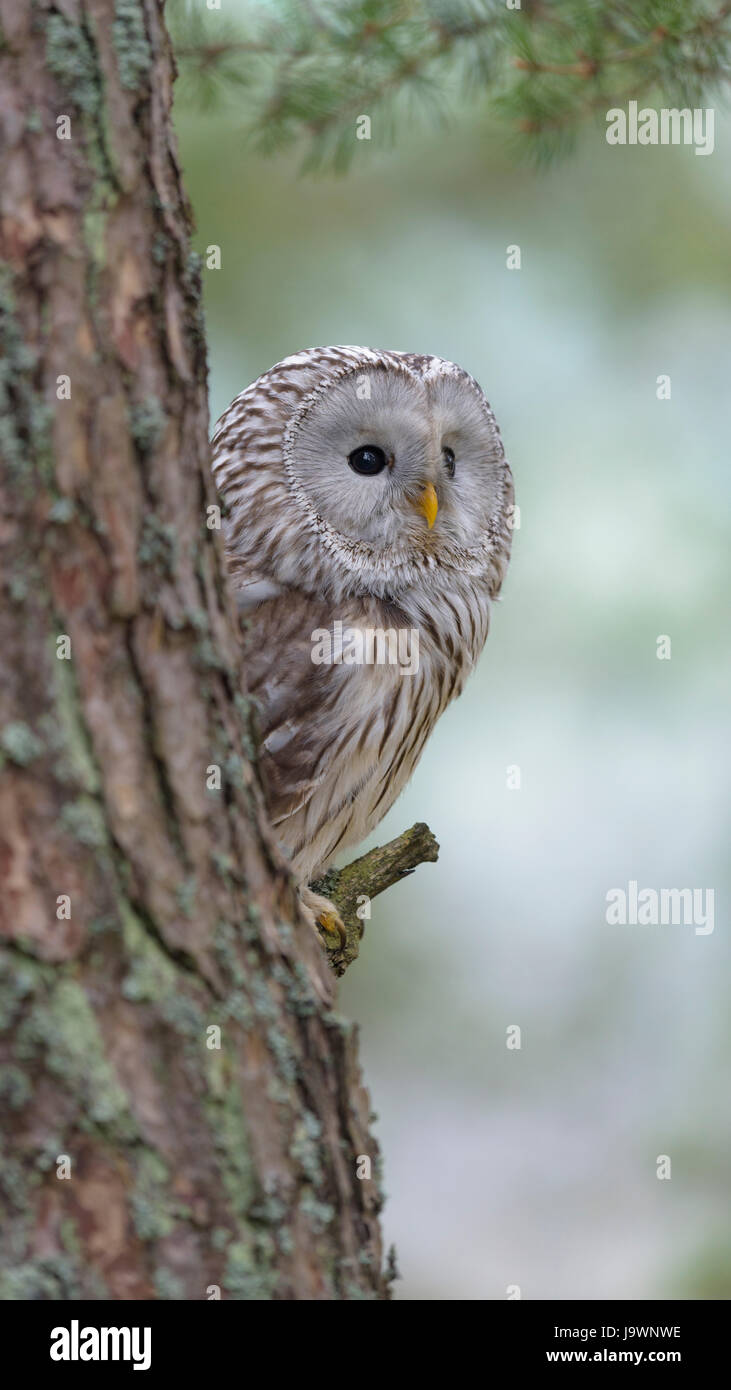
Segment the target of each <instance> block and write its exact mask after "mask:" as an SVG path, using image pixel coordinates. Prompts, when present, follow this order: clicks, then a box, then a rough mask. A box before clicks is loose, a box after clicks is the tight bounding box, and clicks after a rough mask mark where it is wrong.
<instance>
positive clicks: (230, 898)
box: [0, 0, 387, 1299]
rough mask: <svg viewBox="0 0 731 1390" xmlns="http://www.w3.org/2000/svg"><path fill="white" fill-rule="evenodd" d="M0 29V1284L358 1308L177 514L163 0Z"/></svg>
mask: <svg viewBox="0 0 731 1390" xmlns="http://www.w3.org/2000/svg"><path fill="white" fill-rule="evenodd" d="M0 23H1V24H2V41H1V42H0V121H1V123H2V129H1V132H0V149H1V150H2V155H1V157H0V256H1V258H2V267H1V269H0V275H1V279H0V300H1V303H0V324H1V341H0V454H1V469H0V487H1V488H2V498H1V499H0V544H1V545H2V587H3V599H2V611H1V616H0V652H1V654H2V669H1V671H0V758H1V760H2V766H1V774H0V865H1V874H2V891H1V892H0V934H1V940H2V946H1V947H0V1030H1V1035H0V1060H1V1061H2V1072H1V1074H0V1075H1V1079H0V1087H1V1090H2V1093H1V1095H0V1106H1V1113H2V1143H3V1149H2V1155H1V1157H0V1205H1V1207H2V1235H1V1238H0V1239H1V1257H0V1297H3V1298H6V1299H7V1298H41V1299H43V1298H56V1299H74V1298H92V1299H98V1298H114V1299H142V1298H183V1299H206V1298H210V1297H216V1296H217V1290H220V1293H221V1296H222V1297H224V1298H232V1299H251V1298H253V1299H268V1298H285V1299H287V1298H289V1299H310V1298H315V1299H317V1298H325V1299H328V1298H331V1299H341V1298H346V1299H347V1298H363V1297H365V1298H382V1297H385V1296H387V1284H386V1281H385V1279H384V1276H383V1274H382V1267H381V1266H382V1261H381V1248H380V1235H379V1227H378V1210H379V1206H380V1198H379V1194H378V1187H377V1179H376V1170H377V1162H376V1159H377V1155H376V1152H375V1148H374V1143H373V1140H372V1138H371V1137H370V1135H369V1132H368V1123H369V1115H368V1098H367V1095H366V1093H365V1091H364V1090H363V1089H362V1086H361V1082H360V1077H359V1070H358V1064H357V1058H356V1052H355V1041H354V1036H353V1031H352V1030H351V1029H350V1028H349V1027H348V1026H347V1025H345V1024H344V1023H343V1021H342V1020H340V1019H339V1017H338V1016H337V1015H336V1014H335V1013H333V1012H332V1009H331V1005H332V991H333V976H332V972H331V971H330V970H329V967H328V965H327V961H326V959H325V957H324V955H323V953H322V951H321V949H320V947H319V945H318V943H317V941H316V940H315V938H314V936H313V935H312V933H311V932H310V931H309V929H308V928H306V927H305V926H304V925H302V924H301V923H300V922H298V920H297V912H296V900H295V897H294V895H293V891H292V886H291V883H290V880H289V877H288V874H287V872H286V868H285V866H284V864H283V862H282V861H281V859H280V858H279V856H278V853H277V851H276V849H275V847H274V845H273V842H272V840H271V836H270V833H269V831H268V829H267V826H266V822H265V818H264V814H263V809H262V797H261V792H260V788H259V784H258V779H257V774H256V767H255V761H253V745H252V740H251V731H250V726H249V711H248V707H247V702H246V699H245V697H244V696H243V695H242V693H241V692H242V690H243V689H244V687H245V673H244V672H243V670H242V664H241V656H240V644H239V640H238V634H237V627H236V619H235V615H234V613H233V608H232V605H231V604H230V602H229V598H228V596H227V591H226V587H225V582H224V568H223V555H222V547H221V540H220V532H219V531H217V530H216V529H215V526H213V525H210V523H211V522H215V513H209V512H208V510H207V508H208V507H209V506H210V505H212V504H214V503H215V500H216V499H215V495H214V493H213V489H212V484H211V481H210V476H209V466H208V443H207V439H208V432H207V423H208V422H207V403H206V353H205V342H204V337H203V329H202V322H201V313H200V280H199V270H198V265H197V262H196V258H195V257H194V256H192V255H191V253H190V249H189V232H190V218H189V213H188V208H187V205H186V201H185V196H184V193H183V190H182V186H181V180H180V170H179V166H178V163H177V159H176V153H175V143H174V139H173V136H172V133H171V128H170V100H171V85H172V79H173V60H172V57H171V51H170V45H169V42H168V38H167V35H166V32H165V29H164V26H163V22H162V7H161V5H160V4H159V3H157V0H116V4H115V3H114V0H53V2H52V0H37V2H36V3H35V4H32V3H31V0H0ZM209 526H210V529H209ZM217 769H220V778H219V775H218V772H217ZM219 780H220V787H219V786H218V783H219ZM219 1044H220V1045H219ZM365 1159H369V1160H370V1164H371V1166H372V1173H373V1176H372V1177H371V1178H368V1177H365V1178H361V1177H359V1173H367V1172H368V1163H366V1162H365V1161H364V1160H365ZM359 1160H360V1161H359Z"/></svg>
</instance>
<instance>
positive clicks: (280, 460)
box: [213, 347, 513, 884]
mask: <svg viewBox="0 0 731 1390" xmlns="http://www.w3.org/2000/svg"><path fill="white" fill-rule="evenodd" d="M445 441H446V442H445ZM364 448H369V449H370V450H371V458H372V451H373V449H375V450H376V458H377V460H378V459H379V458H380V457H381V455H383V456H385V457H387V459H388V463H387V466H386V467H382V468H381V472H380V473H379V475H378V476H377V477H376V476H364V477H361V476H358V474H357V473H356V472H355V471H354V469H353V466H352V465H351V467H349V466H348V458H349V456H350V455H351V453H352V451H356V456H358V457H359V454H358V451H361V452H362V450H363V449H364ZM378 451H380V453H379V452H378ZM445 460H447V462H445ZM213 462H214V471H215V476H216V481H217V485H218V488H219V491H220V493H221V494H222V495H223V497H224V498H225V502H226V508H227V512H228V519H227V522H226V544H227V551H228V556H229V562H230V569H231V573H232V577H233V581H234V584H235V587H236V589H237V591H238V596H239V600H240V603H241V606H242V609H243V611H244V614H245V617H246V620H247V627H248V636H247V672H248V682H249V691H250V693H251V694H252V695H253V696H255V697H256V699H257V701H258V705H259V711H260V713H259V722H260V729H261V735H262V751H261V761H262V768H263V771H264V775H265V781H266V785H267V790H268V796H269V805H270V812H271V818H272V822H273V824H274V826H275V828H276V832H277V835H278V836H279V838H280V840H281V843H282V845H283V847H284V848H285V850H287V851H288V852H289V854H290V855H291V858H292V862H293V868H294V871H295V873H296V875H297V877H298V879H299V880H300V881H301V883H303V884H307V883H308V882H309V881H311V880H312V879H313V878H315V877H317V876H319V875H320V874H321V873H322V872H323V871H324V870H325V869H326V868H327V866H328V864H329V863H330V862H331V861H332V859H333V857H334V856H335V855H336V854H337V853H339V852H340V851H341V850H342V849H345V848H346V847H347V846H349V845H353V844H355V843H357V842H358V841H360V840H361V839H363V838H364V836H365V835H366V834H367V833H368V832H369V831H370V830H371V829H373V827H374V826H375V825H376V824H377V823H378V821H379V820H380V819H381V817H382V816H383V815H385V813H386V811H387V810H388V809H389V807H390V806H391V805H392V803H393V801H394V800H395V798H396V797H397V796H398V794H399V792H400V791H401V790H402V788H403V787H404V785H405V783H406V782H407V781H408V779H409V777H410V776H411V773H412V772H413V770H414V767H415V766H416V763H417V761H418V759H419V757H420V756H421V753H422V751H423V748H424V744H425V742H426V740H427V738H428V736H429V734H430V732H431V730H432V728H433V727H434V724H435V722H436V720H437V719H438V718H439V715H440V714H441V713H442V711H443V710H444V709H445V708H446V706H447V704H448V703H449V701H450V700H452V699H453V698H454V697H455V696H456V695H458V694H459V693H460V691H461V690H462V687H463V685H464V682H465V680H466V678H467V675H468V674H469V672H470V671H471V669H472V667H473V666H474V664H475V662H476V660H477V658H478V656H479V654H480V651H481V650H482V647H483V645H484V643H485V639H486V637H487V631H488V623H489V606H490V601H491V600H492V599H494V598H495V597H497V595H498V593H499V591H500V586H501V584H502V580H503V577H504V574H505V570H506V567H507V563H508V558H509V554H510V541H511V508H512V500H513V490H512V478H511V474H510V469H509V467H508V465H507V463H506V461H505V458H504V454H503V449H502V444H501V441H500V435H499V432H498V429H497V426H496V424H495V420H494V417H493V415H492V412H491V410H490V407H489V406H488V404H487V401H486V400H485V397H484V396H483V394H482V392H481V390H480V388H479V386H477V384H476V382H475V381H474V380H473V379H472V377H470V376H468V375H467V373H466V372H463V371H462V370H461V369H460V368H458V367H455V366H454V365H453V364H452V363H448V362H444V361H442V360H441V359H440V358H435V357H427V356H419V355H417V354H410V353H397V352H376V351H373V350H371V349H369V348H355V347H330V348H313V349H311V350H309V351H305V352H300V353H297V354H295V355H294V356H293V357H289V358H287V359H286V360H285V361H284V362H280V363H279V364H278V365H277V366H275V367H273V368H272V369H271V371H268V372H266V373H265V374H264V375H263V376H262V377H260V378H259V379H258V381H255V382H254V383H253V385H252V386H249V387H248V388H247V389H246V390H245V391H242V392H241V394H240V395H239V396H237V397H236V399H235V400H234V401H233V402H232V403H231V405H230V406H229V407H228V409H227V410H226V411H225V412H224V414H223V415H222V416H221V419H220V420H219V422H218V425H217V427H216V431H215V434H214V437H213ZM452 472H453V474H454V476H452ZM425 488H430V489H431V490H432V491H433V493H434V495H435V500H434V509H435V510H436V505H437V499H438V513H437V515H436V520H435V521H434V524H433V525H432V524H431V519H430V521H429V524H427V520H426V519H425V518H426V513H425V512H424V510H423V505H422V503H420V501H419V499H420V498H422V496H423V495H424V489H425ZM336 620H337V621H340V622H342V624H343V630H347V629H352V628H359V629H361V630H363V629H368V628H370V629H395V630H397V629H398V628H400V627H405V628H406V629H410V630H416V631H417V632H418V635H419V636H418V642H419V664H418V670H417V671H416V673H415V674H413V675H410V676H407V675H403V674H401V673H400V669H399V667H398V666H397V665H391V664H373V665H367V664H362V665H361V664H351V665H346V664H333V665H326V664H323V665H315V664H314V663H313V660H312V650H313V639H312V634H313V632H314V631H315V630H317V629H328V630H330V629H332V628H333V623H334V622H335V621H336Z"/></svg>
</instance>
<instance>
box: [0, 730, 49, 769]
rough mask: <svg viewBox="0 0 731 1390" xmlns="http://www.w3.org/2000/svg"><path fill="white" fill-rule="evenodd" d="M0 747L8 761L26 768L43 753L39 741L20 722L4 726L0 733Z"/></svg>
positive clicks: (31, 731)
mask: <svg viewBox="0 0 731 1390" xmlns="http://www.w3.org/2000/svg"><path fill="white" fill-rule="evenodd" d="M0 747H1V748H2V750H3V752H4V753H5V754H6V755H7V757H8V758H10V761H11V762H13V763H17V764H18V766H19V767H27V766H28V763H32V762H33V761H34V759H35V758H39V757H40V755H41V753H42V752H43V744H42V742H41V740H40V739H39V738H37V737H36V735H35V734H34V733H33V730H32V729H29V728H28V725H27V724H23V723H22V722H21V721H20V720H17V721H15V722H13V723H12V724H6V725H5V728H4V729H3V730H2V733H0Z"/></svg>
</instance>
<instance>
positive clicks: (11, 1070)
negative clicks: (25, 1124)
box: [0, 1066, 33, 1110]
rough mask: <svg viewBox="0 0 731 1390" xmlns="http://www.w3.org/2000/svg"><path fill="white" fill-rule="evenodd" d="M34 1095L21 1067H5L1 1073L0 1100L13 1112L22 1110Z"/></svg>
mask: <svg viewBox="0 0 731 1390" xmlns="http://www.w3.org/2000/svg"><path fill="white" fill-rule="evenodd" d="M32 1095H33V1088H32V1086H31V1084H30V1081H29V1080H28V1077H27V1076H26V1074H25V1072H24V1071H21V1070H20V1067H12V1066H5V1067H3V1069H2V1071H0V1100H2V1102H3V1103H4V1104H6V1105H8V1106H9V1107H10V1109H11V1110H22V1108H23V1106H24V1105H27V1104H28V1101H29V1100H30V1098H31V1096H32Z"/></svg>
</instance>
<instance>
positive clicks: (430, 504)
mask: <svg viewBox="0 0 731 1390" xmlns="http://www.w3.org/2000/svg"><path fill="white" fill-rule="evenodd" d="M416 509H417V511H419V512H421V514H422V516H425V517H426V524H427V526H428V527H429V530H430V531H431V528H432V526H433V525H434V522H435V521H436V519H437V512H438V511H439V503H438V501H437V494H436V489H435V487H434V484H433V483H427V485H426V487H425V488H424V491H423V492H422V493H421V495H420V496H419V498H418V500H417V502H416Z"/></svg>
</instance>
